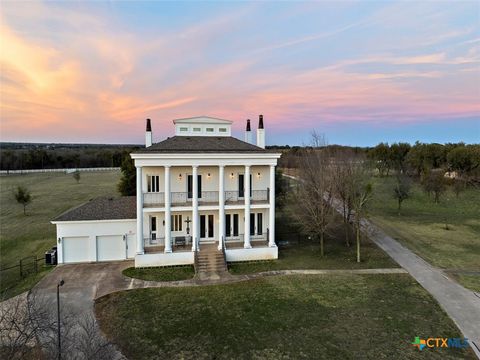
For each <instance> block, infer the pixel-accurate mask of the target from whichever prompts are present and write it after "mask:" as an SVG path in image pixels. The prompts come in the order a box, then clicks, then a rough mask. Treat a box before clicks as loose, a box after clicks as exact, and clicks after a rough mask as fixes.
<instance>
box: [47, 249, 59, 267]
mask: <svg viewBox="0 0 480 360" xmlns="http://www.w3.org/2000/svg"><path fill="white" fill-rule="evenodd" d="M56 254H57V252H56V251H55V250H47V251H45V264H46V265H55V264H56V263H57V259H56Z"/></svg>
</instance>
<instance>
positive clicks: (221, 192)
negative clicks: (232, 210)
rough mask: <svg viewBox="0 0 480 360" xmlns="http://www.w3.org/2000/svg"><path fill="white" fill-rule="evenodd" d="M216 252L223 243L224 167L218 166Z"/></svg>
mask: <svg viewBox="0 0 480 360" xmlns="http://www.w3.org/2000/svg"><path fill="white" fill-rule="evenodd" d="M218 217H219V219H218V227H219V229H218V250H222V241H225V166H223V165H219V166H218Z"/></svg>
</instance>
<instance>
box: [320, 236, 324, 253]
mask: <svg viewBox="0 0 480 360" xmlns="http://www.w3.org/2000/svg"><path fill="white" fill-rule="evenodd" d="M320 255H321V256H322V257H323V255H324V252H323V231H322V232H321V233H320Z"/></svg>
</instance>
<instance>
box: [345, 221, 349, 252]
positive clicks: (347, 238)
mask: <svg viewBox="0 0 480 360" xmlns="http://www.w3.org/2000/svg"><path fill="white" fill-rule="evenodd" d="M344 228H345V243H346V244H347V247H350V236H349V235H348V222H347V221H345V224H344Z"/></svg>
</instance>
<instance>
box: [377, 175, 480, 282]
mask: <svg viewBox="0 0 480 360" xmlns="http://www.w3.org/2000/svg"><path fill="white" fill-rule="evenodd" d="M394 181H395V179H394V178H393V177H389V178H376V179H375V182H374V196H373V200H372V202H371V204H370V217H371V219H372V220H373V222H374V223H376V224H377V225H378V226H380V227H381V228H382V229H383V230H384V231H385V232H386V233H388V234H389V235H391V236H392V237H394V238H395V239H397V240H399V241H400V242H401V243H403V244H404V245H406V246H407V247H409V248H410V249H411V250H413V251H414V252H415V253H417V254H418V255H420V256H421V257H423V258H424V259H425V260H426V261H428V262H429V263H431V264H432V265H434V266H437V267H440V268H444V269H456V270H470V271H479V270H480V216H479V214H480V191H479V190H478V189H473V188H469V189H467V190H466V191H465V192H463V193H461V194H460V196H459V197H458V198H457V197H456V196H455V194H453V193H452V192H451V191H448V192H447V193H445V194H444V196H443V197H442V198H441V199H440V204H435V203H434V201H433V199H431V198H429V196H428V195H427V194H425V193H424V192H423V191H422V189H421V188H420V186H419V185H418V184H414V185H413V187H412V194H411V198H410V199H407V200H405V202H404V203H403V205H402V210H401V213H400V215H398V211H397V203H396V201H395V199H394V198H393V196H392V193H393V190H392V189H393V184H394ZM445 222H447V223H448V227H449V230H446V229H445ZM459 281H460V282H461V283H462V284H463V285H464V286H469V284H470V282H468V281H467V282H464V281H463V280H462V278H459ZM477 281H480V280H477Z"/></svg>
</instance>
